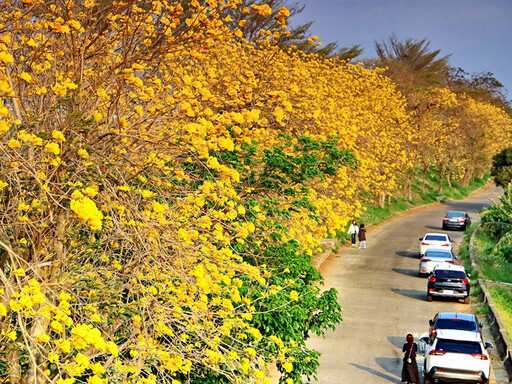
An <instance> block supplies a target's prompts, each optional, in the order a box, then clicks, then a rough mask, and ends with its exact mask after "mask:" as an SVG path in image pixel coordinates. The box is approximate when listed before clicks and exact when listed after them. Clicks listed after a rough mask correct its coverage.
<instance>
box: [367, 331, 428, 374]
mask: <svg viewBox="0 0 512 384" xmlns="http://www.w3.org/2000/svg"><path fill="white" fill-rule="evenodd" d="M402 339H403V338H402ZM401 347H402V346H400V348H401ZM375 362H376V363H377V364H379V365H380V366H381V367H382V369H384V370H386V372H388V373H390V374H392V375H396V376H397V377H401V375H402V359H401V358H396V357H376V358H375ZM399 375H400V376H399ZM398 380H400V379H398ZM398 382H399V381H398ZM418 384H419V383H418Z"/></svg>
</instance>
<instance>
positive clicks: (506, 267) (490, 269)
mask: <svg viewBox="0 0 512 384" xmlns="http://www.w3.org/2000/svg"><path fill="white" fill-rule="evenodd" d="M468 238H469V237H468ZM474 245H475V254H476V255H477V256H476V263H477V265H478V268H479V270H480V272H481V275H482V278H483V279H485V280H491V281H492V282H491V281H486V282H485V285H486V286H487V288H488V290H489V293H490V295H491V297H492V300H493V302H494V305H495V306H496V309H497V311H498V313H499V314H500V318H501V320H502V321H503V324H504V325H505V330H506V332H507V335H508V337H509V338H512V286H508V285H504V284H500V282H501V283H509V284H510V283H512V264H511V263H507V262H504V261H503V260H500V259H498V258H496V256H493V254H492V253H491V251H492V248H493V245H494V240H493V239H492V238H491V237H490V236H488V235H486V234H485V233H482V231H479V232H478V233H477V234H476V235H475V243H474Z"/></svg>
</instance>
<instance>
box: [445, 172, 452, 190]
mask: <svg viewBox="0 0 512 384" xmlns="http://www.w3.org/2000/svg"><path fill="white" fill-rule="evenodd" d="M451 175H452V174H451V172H448V173H447V174H446V182H447V183H448V186H449V187H450V188H451V187H452V180H451Z"/></svg>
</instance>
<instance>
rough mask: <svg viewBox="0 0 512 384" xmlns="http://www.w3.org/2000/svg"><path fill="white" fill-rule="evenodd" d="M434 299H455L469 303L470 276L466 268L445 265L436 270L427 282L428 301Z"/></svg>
mask: <svg viewBox="0 0 512 384" xmlns="http://www.w3.org/2000/svg"><path fill="white" fill-rule="evenodd" d="M434 297H454V298H457V299H459V300H464V303H465V304H468V303H469V275H468V274H467V273H466V270H465V269H464V266H462V265H453V264H448V263H445V265H438V266H437V267H435V268H434V270H433V271H432V274H431V275H430V276H429V278H428V282H427V301H432V299H433V298H434Z"/></svg>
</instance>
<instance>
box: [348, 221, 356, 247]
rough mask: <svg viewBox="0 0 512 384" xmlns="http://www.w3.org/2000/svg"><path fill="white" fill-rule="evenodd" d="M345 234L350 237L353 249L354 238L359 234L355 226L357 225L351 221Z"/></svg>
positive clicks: (354, 244)
mask: <svg viewBox="0 0 512 384" xmlns="http://www.w3.org/2000/svg"><path fill="white" fill-rule="evenodd" d="M347 233H348V234H349V235H350V236H351V240H352V246H353V247H355V246H356V236H357V234H358V233H359V227H358V226H357V223H356V221H355V220H352V223H351V224H350V227H348V231H347Z"/></svg>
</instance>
